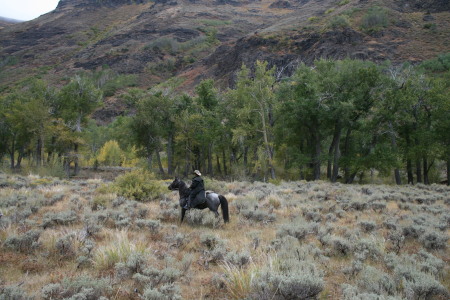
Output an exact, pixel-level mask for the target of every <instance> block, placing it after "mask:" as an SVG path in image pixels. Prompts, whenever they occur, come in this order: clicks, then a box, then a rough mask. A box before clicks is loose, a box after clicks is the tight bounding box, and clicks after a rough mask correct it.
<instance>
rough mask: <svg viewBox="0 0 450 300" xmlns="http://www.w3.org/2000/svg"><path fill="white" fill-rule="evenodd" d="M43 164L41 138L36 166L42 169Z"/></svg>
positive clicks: (37, 149) (39, 139)
mask: <svg viewBox="0 0 450 300" xmlns="http://www.w3.org/2000/svg"><path fill="white" fill-rule="evenodd" d="M41 162H42V138H41V137H39V138H38V140H37V144H36V166H37V167H40V166H41Z"/></svg>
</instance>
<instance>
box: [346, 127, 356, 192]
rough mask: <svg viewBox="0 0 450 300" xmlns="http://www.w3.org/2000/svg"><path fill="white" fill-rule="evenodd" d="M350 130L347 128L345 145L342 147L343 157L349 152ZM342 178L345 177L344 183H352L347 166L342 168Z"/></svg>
mask: <svg viewBox="0 0 450 300" xmlns="http://www.w3.org/2000/svg"><path fill="white" fill-rule="evenodd" d="M351 132H352V130H351V129H350V128H349V129H347V134H346V135H345V145H344V155H348V154H349V152H350V133H351ZM344 176H345V183H351V182H353V178H354V177H353V178H352V179H351V182H349V181H350V177H351V176H352V174H350V168H349V167H348V166H345V168H344Z"/></svg>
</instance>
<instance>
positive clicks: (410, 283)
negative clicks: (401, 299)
mask: <svg viewBox="0 0 450 300" xmlns="http://www.w3.org/2000/svg"><path fill="white" fill-rule="evenodd" d="M402 275H403V285H404V290H405V294H406V295H408V298H411V299H431V298H432V297H434V296H444V297H446V296H447V297H448V296H450V294H449V292H448V291H447V290H446V288H445V287H444V286H443V285H442V284H441V283H440V282H439V281H437V280H436V279H434V278H433V277H432V276H431V275H429V274H425V273H423V272H419V271H411V272H408V273H403V274H402Z"/></svg>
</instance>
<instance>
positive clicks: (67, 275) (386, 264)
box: [0, 174, 450, 299]
mask: <svg viewBox="0 0 450 300" xmlns="http://www.w3.org/2000/svg"><path fill="white" fill-rule="evenodd" d="M206 182H207V184H206V186H207V188H208V189H211V190H214V191H216V192H219V193H221V194H223V195H224V196H225V197H226V198H227V199H228V201H229V207H230V217H231V221H230V223H228V224H224V223H223V221H222V218H219V219H216V218H215V217H214V215H213V213H211V212H209V211H206V210H205V211H198V210H192V211H190V212H188V214H187V218H186V220H185V223H183V224H182V225H180V224H179V222H178V218H179V214H180V209H179V207H178V194H177V193H176V192H170V191H168V190H167V186H168V184H169V183H170V182H168V181H167V182H164V181H156V180H155V181H154V182H153V184H152V186H153V187H158V186H159V188H157V189H156V190H157V191H158V194H157V195H156V196H155V194H154V193H153V194H152V195H153V196H152V197H151V198H150V199H149V198H146V201H141V200H142V199H137V200H140V201H136V199H133V197H129V198H126V197H123V196H120V191H119V190H118V189H117V188H116V186H115V183H104V182H102V181H101V180H79V181H65V180H59V179H55V178H42V177H38V176H26V177H20V176H13V175H7V174H0V212H1V213H2V214H3V216H2V217H1V218H0V299H448V297H449V296H450V294H449V286H450V272H449V268H450V267H449V259H450V252H449V244H448V238H449V232H450V231H449V225H450V210H449V206H450V188H449V187H447V186H440V185H431V186H425V185H416V186H387V185H342V184H330V183H326V182H320V181H319V182H304V181H302V182H282V183H280V184H278V185H273V184H268V183H261V182H255V183H249V182H219V181H215V180H207V181H206Z"/></svg>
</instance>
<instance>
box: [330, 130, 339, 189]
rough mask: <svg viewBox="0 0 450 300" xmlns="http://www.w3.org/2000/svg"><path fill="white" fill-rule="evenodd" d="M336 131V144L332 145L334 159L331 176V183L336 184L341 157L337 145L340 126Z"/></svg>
mask: <svg viewBox="0 0 450 300" xmlns="http://www.w3.org/2000/svg"><path fill="white" fill-rule="evenodd" d="M337 126H338V129H336V131H337V132H336V135H337V136H336V143H335V145H334V157H333V174H332V175H331V182H336V181H337V177H338V175H339V159H340V157H341V151H340V149H339V145H340V142H341V129H340V126H339V125H337Z"/></svg>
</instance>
